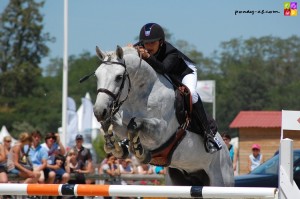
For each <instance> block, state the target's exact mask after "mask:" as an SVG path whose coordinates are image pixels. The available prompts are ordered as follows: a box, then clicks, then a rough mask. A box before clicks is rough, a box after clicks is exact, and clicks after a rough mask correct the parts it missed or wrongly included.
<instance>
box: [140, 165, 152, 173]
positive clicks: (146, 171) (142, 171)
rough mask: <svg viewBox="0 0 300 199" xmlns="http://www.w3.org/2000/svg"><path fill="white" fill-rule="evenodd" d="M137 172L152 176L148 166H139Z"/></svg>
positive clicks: (150, 167)
mask: <svg viewBox="0 0 300 199" xmlns="http://www.w3.org/2000/svg"><path fill="white" fill-rule="evenodd" d="M137 170H138V174H153V168H152V166H151V165H150V164H141V165H139V166H138V168H137Z"/></svg>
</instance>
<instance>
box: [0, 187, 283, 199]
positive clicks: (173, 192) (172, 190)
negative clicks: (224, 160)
mask: <svg viewBox="0 0 300 199" xmlns="http://www.w3.org/2000/svg"><path fill="white" fill-rule="evenodd" d="M0 195H29V196H30V195H33V196H112V197H113V196H120V197H137V196H139V197H175V198H241V197H242V198H277V195H278V193H277V189H276V188H256V187H255V188H254V187H202V186H147V185H83V184H1V186H0Z"/></svg>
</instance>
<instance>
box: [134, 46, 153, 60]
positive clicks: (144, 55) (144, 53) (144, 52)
mask: <svg viewBox="0 0 300 199" xmlns="http://www.w3.org/2000/svg"><path fill="white" fill-rule="evenodd" d="M136 49H137V51H138V53H139V55H141V56H142V58H143V59H148V58H149V57H150V54H149V53H148V51H147V49H145V48H144V47H143V46H137V47H136Z"/></svg>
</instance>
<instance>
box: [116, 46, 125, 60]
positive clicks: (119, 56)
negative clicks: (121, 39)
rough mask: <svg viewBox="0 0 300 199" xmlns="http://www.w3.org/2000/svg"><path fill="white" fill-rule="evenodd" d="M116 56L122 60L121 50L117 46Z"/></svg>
mask: <svg viewBox="0 0 300 199" xmlns="http://www.w3.org/2000/svg"><path fill="white" fill-rule="evenodd" d="M116 54H117V57H118V58H119V59H123V55H124V53H123V49H122V48H121V47H120V46H119V45H118V46H117V50H116Z"/></svg>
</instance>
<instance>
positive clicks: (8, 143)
mask: <svg viewBox="0 0 300 199" xmlns="http://www.w3.org/2000/svg"><path fill="white" fill-rule="evenodd" d="M11 142H12V138H11V136H9V135H7V136H5V137H4V138H3V146H4V149H5V151H6V156H7V154H8V153H9V151H10V148H11ZM6 159H7V158H6Z"/></svg>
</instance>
